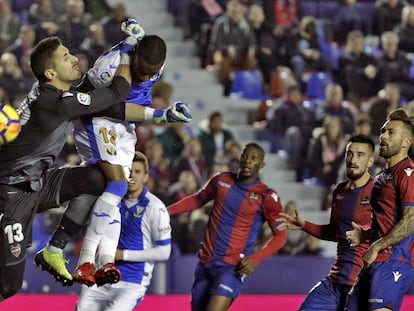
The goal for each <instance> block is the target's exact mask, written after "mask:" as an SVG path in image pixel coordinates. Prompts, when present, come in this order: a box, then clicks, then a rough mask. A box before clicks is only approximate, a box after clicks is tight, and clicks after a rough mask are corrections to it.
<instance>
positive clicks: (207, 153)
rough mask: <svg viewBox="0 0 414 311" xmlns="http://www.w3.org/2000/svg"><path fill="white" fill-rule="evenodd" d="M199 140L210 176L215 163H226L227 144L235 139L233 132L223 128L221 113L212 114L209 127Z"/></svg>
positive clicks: (202, 131) (205, 128) (203, 131)
mask: <svg viewBox="0 0 414 311" xmlns="http://www.w3.org/2000/svg"><path fill="white" fill-rule="evenodd" d="M199 139H200V143H201V147H202V151H203V155H204V157H205V159H206V163H207V170H208V175H210V174H211V172H212V169H213V168H212V165H213V163H220V162H224V161H225V158H224V156H225V155H224V152H225V145H226V143H227V142H228V141H229V140H231V139H233V134H232V133H231V131H229V130H227V129H225V128H224V127H223V115H222V114H221V112H219V111H215V112H213V113H212V114H210V116H209V119H208V125H207V127H203V128H202V129H201V130H200V133H199Z"/></svg>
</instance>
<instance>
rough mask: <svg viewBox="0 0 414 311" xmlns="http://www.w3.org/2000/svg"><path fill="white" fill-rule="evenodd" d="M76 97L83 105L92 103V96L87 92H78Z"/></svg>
mask: <svg viewBox="0 0 414 311" xmlns="http://www.w3.org/2000/svg"><path fill="white" fill-rule="evenodd" d="M76 99H77V100H78V102H79V103H80V104H81V105H84V106H89V105H90V104H91V96H90V95H89V94H86V93H78V94H77V95H76Z"/></svg>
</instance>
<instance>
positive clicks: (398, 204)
mask: <svg viewBox="0 0 414 311" xmlns="http://www.w3.org/2000/svg"><path fill="white" fill-rule="evenodd" d="M413 172H414V162H413V161H412V160H411V159H409V158H406V159H404V160H402V161H400V162H399V163H397V164H396V165H394V166H393V167H391V168H389V169H385V170H383V171H382V172H381V173H380V174H379V175H378V176H377V178H376V181H375V185H374V189H373V192H372V207H373V221H372V229H373V230H372V241H375V240H377V239H379V238H382V237H384V236H385V235H387V234H388V233H389V232H390V230H391V229H392V228H393V227H394V226H395V225H396V224H397V223H398V222H399V221H400V220H401V218H402V216H403V211H402V208H403V206H406V207H410V208H414V174H413ZM413 241H414V235H413V234H412V235H410V236H408V237H407V238H405V239H404V240H402V241H400V242H399V243H397V244H394V245H393V246H392V247H389V248H387V249H385V250H383V251H381V252H380V253H379V254H378V256H377V258H376V260H375V261H376V262H382V261H387V260H399V261H407V262H410V263H411V264H412V265H413V266H414V262H413V256H412V252H413V251H414V242H413Z"/></svg>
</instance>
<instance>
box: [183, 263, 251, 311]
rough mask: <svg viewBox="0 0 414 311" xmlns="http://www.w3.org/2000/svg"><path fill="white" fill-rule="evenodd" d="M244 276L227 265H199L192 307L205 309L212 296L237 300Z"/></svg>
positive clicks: (193, 289)
mask: <svg viewBox="0 0 414 311" xmlns="http://www.w3.org/2000/svg"><path fill="white" fill-rule="evenodd" d="M242 282H243V281H242V276H241V275H240V274H239V273H238V272H237V267H236V266H232V265H229V264H226V263H222V262H220V263H214V262H213V263H207V264H203V263H200V262H199V263H198V264H197V267H196V270H195V280H194V283H193V286H192V288H191V306H192V308H193V310H194V309H195V310H202V309H204V308H205V307H206V306H207V304H208V301H209V299H210V296H212V295H218V296H225V297H229V298H231V299H232V300H234V299H236V298H237V296H238V295H239V294H240V287H241V284H242Z"/></svg>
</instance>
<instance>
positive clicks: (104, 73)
mask: <svg viewBox="0 0 414 311" xmlns="http://www.w3.org/2000/svg"><path fill="white" fill-rule="evenodd" d="M111 77H112V74H111V71H109V70H104V71H102V72H101V73H100V74H99V79H101V80H102V81H105V82H108V81H111Z"/></svg>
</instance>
